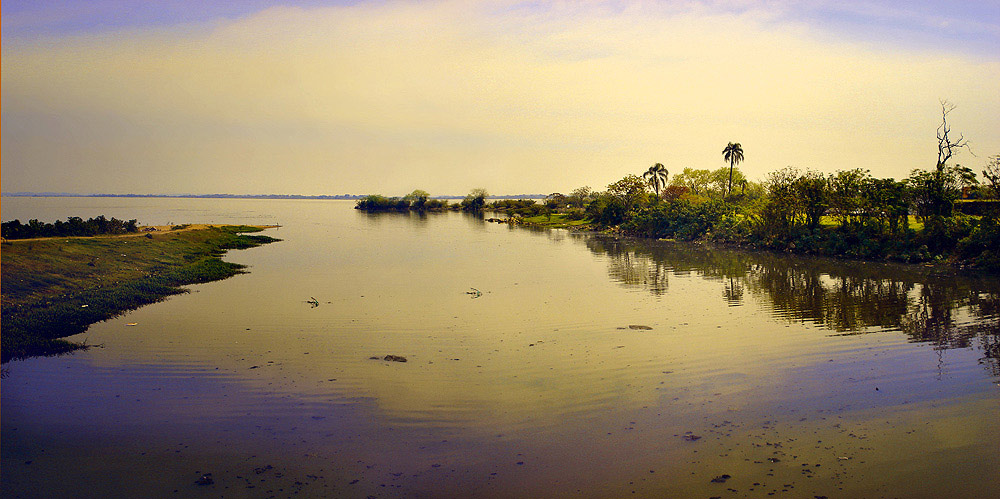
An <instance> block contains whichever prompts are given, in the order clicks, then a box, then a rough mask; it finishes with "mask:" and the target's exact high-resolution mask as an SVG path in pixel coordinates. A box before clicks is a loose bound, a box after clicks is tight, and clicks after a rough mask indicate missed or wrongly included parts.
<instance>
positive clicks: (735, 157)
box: [722, 142, 743, 194]
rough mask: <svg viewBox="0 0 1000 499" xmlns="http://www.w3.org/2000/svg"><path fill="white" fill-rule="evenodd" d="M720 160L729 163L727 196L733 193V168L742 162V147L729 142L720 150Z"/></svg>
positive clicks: (736, 143)
mask: <svg viewBox="0 0 1000 499" xmlns="http://www.w3.org/2000/svg"><path fill="white" fill-rule="evenodd" d="M722 159H724V160H726V161H728V162H729V188H728V190H727V194H732V193H733V167H735V166H736V165H738V164H739V163H740V161H743V147H742V146H740V143H739V142H735V143H734V142H730V143H729V144H727V145H726V148H725V149H723V150H722Z"/></svg>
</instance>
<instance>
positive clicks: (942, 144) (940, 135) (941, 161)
mask: <svg viewBox="0 0 1000 499" xmlns="http://www.w3.org/2000/svg"><path fill="white" fill-rule="evenodd" d="M954 110H955V105H954V104H952V103H951V102H948V101H946V100H943V99H942V100H941V124H940V125H938V128H937V139H938V159H937V170H938V171H942V170H944V165H945V164H946V163H947V162H948V160H949V159H951V157H952V155H953V154H954V153H956V152H957V151H958V149H961V148H963V147H964V148H966V149H968V150H969V153H970V154H971V153H972V149H970V148H969V141H968V140H966V139H965V136H964V135H962V134H958V139H957V140H954V141H952V139H951V137H949V136H948V134H949V133H951V126H949V125H948V113H950V112H952V111H954ZM973 156H975V154H973Z"/></svg>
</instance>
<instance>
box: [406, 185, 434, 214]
mask: <svg viewBox="0 0 1000 499" xmlns="http://www.w3.org/2000/svg"><path fill="white" fill-rule="evenodd" d="M430 197H431V195H430V194H429V193H428V192H427V191H425V190H421V189H416V190H414V191H413V192H411V193H409V194H407V195H405V196H403V200H404V201H406V202H408V203H410V208H411V209H414V210H417V211H424V209H425V208H426V207H427V199H428V198H430Z"/></svg>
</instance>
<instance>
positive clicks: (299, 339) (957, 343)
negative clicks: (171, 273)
mask: <svg viewBox="0 0 1000 499" xmlns="http://www.w3.org/2000/svg"><path fill="white" fill-rule="evenodd" d="M352 204H353V203H351V202H346V201H319V200H214V199H198V200H187V199H184V200H181V199H89V198H69V199H67V198H8V199H4V201H3V219H4V220H10V219H13V218H20V219H21V220H22V221H24V220H26V219H28V218H39V219H41V220H45V221H52V220H54V219H55V218H65V217H67V216H83V217H85V218H86V217H90V216H96V215H100V214H104V215H107V216H109V217H110V216H115V217H117V218H126V219H128V218H138V219H139V221H140V222H142V223H146V224H166V223H170V222H172V223H182V222H183V223H189V222H190V223H202V222H215V223H250V224H275V223H276V224H280V225H281V227H280V228H279V229H272V230H270V231H268V232H267V233H268V234H270V235H273V236H276V237H279V238H281V239H283V241H282V242H280V243H276V244H271V245H266V246H263V247H259V248H254V249H250V250H246V251H233V252H230V253H229V254H228V255H227V257H226V259H227V260H229V261H234V262H239V263H244V264H248V265H250V266H251V269H250V270H251V273H250V274H246V275H241V276H237V277H234V278H232V279H228V280H225V281H220V282H215V283H209V284H204V285H197V286H191V287H190V289H191V291H192V293H189V294H185V295H180V296H175V297H171V298H170V299H168V300H166V301H165V302H162V303H158V304H154V305H151V306H148V307H144V308H142V309H140V310H137V311H134V312H131V313H129V314H127V315H125V316H123V317H120V318H117V319H114V320H111V321H108V322H105V323H100V324H95V325H94V326H92V327H91V328H90V329H89V330H88V331H87V332H86V333H84V334H82V335H79V336H78V337H74V338H71V339H74V340H77V341H84V340H86V341H87V343H88V344H100V345H101V348H94V349H90V350H88V351H85V352H79V353H76V354H74V355H71V356H65V357H56V358H42V359H30V360H27V361H17V362H11V363H9V364H7V365H5V376H6V377H5V378H4V379H3V381H2V383H3V390H2V407H3V413H2V458H3V459H2V460H3V467H2V474H3V477H2V481H0V482H2V483H0V487H2V492H3V494H2V495H3V496H4V497H59V496H64V497H66V496H73V497H111V496H120V497H201V496H206V497H207V496H219V495H223V496H227V497H269V496H278V497H285V496H291V495H295V494H298V495H305V496H338V497H367V496H376V497H497V496H501V497H560V496H562V497H620V496H625V495H629V496H631V495H635V496H639V497H711V496H723V497H769V496H768V494H769V493H773V495H774V496H785V497H814V496H828V497H942V496H951V497H986V496H991V495H996V493H997V492H998V491H1000V457H998V449H1000V425H997V424H996V422H997V416H998V415H1000V386H998V382H1000V366H998V358H1000V347H998V343H1000V342H998V337H1000V315H998V313H1000V285H998V283H997V280H996V278H995V277H992V278H990V277H983V278H975V277H974V276H968V277H958V276H954V275H939V274H935V273H932V272H930V271H929V270H928V269H925V268H923V267H903V266H890V265H881V264H872V263H856V262H844V261H831V260H823V259H810V258H796V257H782V256H777V255H772V254H757V253H746V252H738V251H724V250H711V249H707V248H703V247H699V246H694V245H687V244H673V243H667V242H642V241H628V240H615V239H613V238H603V237H596V236H590V235H581V234H572V233H568V232H565V231H559V230H555V231H533V230H529V229H524V228H513V229H512V228H509V227H507V226H506V225H497V224H490V223H485V222H483V221H482V220H480V219H476V218H474V217H470V216H466V215H463V214H459V213H443V214H429V215H427V216H424V217H421V216H416V215H399V214H383V215H366V214H363V213H358V212H357V211H355V210H352V209H351V207H352ZM473 289H475V290H479V291H480V292H481V293H482V294H481V296H478V297H477V295H476V294H475V293H474V292H473ZM470 292H473V294H469V293H470ZM313 297H315V298H316V300H317V301H319V303H320V305H319V306H317V307H313V306H311V305H310V304H309V303H307V302H306V300H310V299H311V298H313ZM132 322H135V323H138V325H137V326H133V327H128V326H126V324H127V323H132ZM630 325H636V326H648V327H651V328H652V329H648V330H647V329H632V328H629V326H630ZM387 354H393V355H403V356H405V357H407V359H408V362H406V363H397V362H386V361H383V360H372V359H370V357H373V356H375V357H383V356H385V355H387ZM695 437H700V438H695ZM204 473H212V476H213V479H214V481H215V483H214V484H213V485H209V486H199V485H196V484H195V480H197V479H198V478H199V477H200V476H201V475H202V474H204ZM722 475H730V476H731V478H729V479H727V480H726V481H725V482H724V483H719V482H712V481H711V480H712V479H713V478H715V477H720V476H722ZM727 489H732V490H735V492H733V491H732V490H727ZM633 492H634V494H633Z"/></svg>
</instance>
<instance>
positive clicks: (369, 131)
mask: <svg viewBox="0 0 1000 499" xmlns="http://www.w3.org/2000/svg"><path fill="white" fill-rule="evenodd" d="M0 9H2V15H0V20H2V48H0V50H2V73H0V74H2V83H0V85H2V92H0V99H2V108H0V113H2V127H0V135H2V137H0V155H2V158H0V161H2V168H0V184H2V185H0V187H2V190H3V192H25V191H27V192H74V193H84V194H87V193H115V194H125V193H143V194H182V193H195V194H207V193H231V194H305V195H323V194H346V193H351V194H368V193H379V194H384V195H402V194H406V193H408V192H410V191H412V190H414V189H423V190H426V191H428V192H430V193H431V194H432V195H461V194H465V193H467V192H469V190H471V189H473V188H479V187H481V188H485V189H487V190H488V191H489V192H490V193H492V194H521V193H543V194H547V193H551V192H569V191H571V190H573V189H575V188H577V187H580V186H585V185H586V186H591V187H593V188H595V189H598V190H601V189H604V188H606V186H607V185H608V184H610V183H612V182H614V181H616V180H618V179H620V178H621V177H623V176H625V175H627V174H641V173H642V172H644V171H645V170H646V169H647V168H648V167H649V166H650V165H652V164H653V163H663V164H664V165H665V166H666V168H667V170H668V171H669V172H670V173H671V175H673V174H674V173H679V172H680V171H681V170H683V169H684V168H685V167H690V168H708V169H716V168H720V167H723V166H726V165H727V163H726V162H725V161H724V160H723V158H722V149H723V148H724V147H725V146H726V144H727V143H729V142H739V143H741V144H742V147H743V150H744V155H745V160H744V162H743V163H742V164H741V165H740V167H741V169H742V170H743V171H744V172H745V173H746V174H747V176H748V177H750V178H751V179H758V180H759V179H762V178H764V176H765V175H766V174H767V173H768V172H770V171H774V170H777V169H780V168H784V167H786V166H792V167H796V168H799V169H802V170H805V169H811V170H816V171H820V172H824V173H832V172H835V171H837V170H846V169H852V168H862V169H867V170H870V171H871V173H872V175H875V176H877V177H893V178H897V179H902V178H905V177H906V176H908V175H909V173H910V171H911V170H912V169H914V168H921V169H927V168H933V167H934V164H935V161H936V159H937V140H936V138H935V131H936V128H937V126H938V125H939V124H940V122H941V104H940V102H941V100H942V99H945V100H947V101H949V102H951V103H953V104H954V105H955V106H956V107H955V109H954V111H952V113H951V114H949V116H948V119H949V123H950V125H951V128H952V133H953V134H955V135H957V134H962V135H963V136H964V137H965V138H966V139H968V140H969V142H970V144H971V151H969V152H967V151H962V152H961V153H960V154H959V155H958V156H957V157H955V158H954V161H955V162H957V163H959V164H962V165H963V166H968V167H971V168H973V169H974V170H976V171H980V170H982V167H983V165H985V164H986V162H987V161H988V159H989V157H990V156H993V155H997V154H1000V3H998V2H996V0H970V1H950V0H938V1H932V0H916V1H912V2H875V1H866V0H801V1H793V0H788V1H781V0H774V1H759V2H757V1H747V0H719V1H663V2H653V1H646V2H639V1H636V2H629V1H610V2H606V1H553V2H544V1H528V2H525V1H500V0H494V1H471V0H464V1H420V2H416V1H370V2H368V1H321V0H310V1H302V2H293V1H284V2H282V1H271V0H229V1H215V2H212V1H194V0H188V1H182V0H163V1H158V2H146V1H133V0H88V1H70V0H27V1H24V0H22V1H7V0H4V1H3V2H2V4H0Z"/></svg>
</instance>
